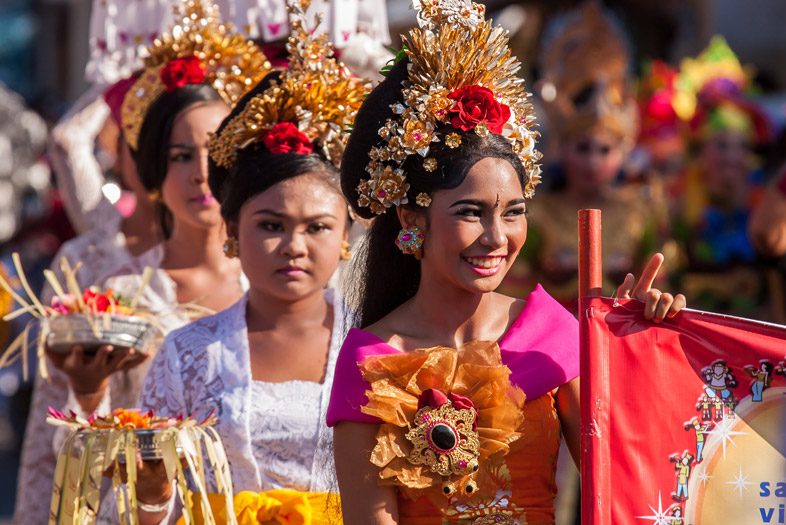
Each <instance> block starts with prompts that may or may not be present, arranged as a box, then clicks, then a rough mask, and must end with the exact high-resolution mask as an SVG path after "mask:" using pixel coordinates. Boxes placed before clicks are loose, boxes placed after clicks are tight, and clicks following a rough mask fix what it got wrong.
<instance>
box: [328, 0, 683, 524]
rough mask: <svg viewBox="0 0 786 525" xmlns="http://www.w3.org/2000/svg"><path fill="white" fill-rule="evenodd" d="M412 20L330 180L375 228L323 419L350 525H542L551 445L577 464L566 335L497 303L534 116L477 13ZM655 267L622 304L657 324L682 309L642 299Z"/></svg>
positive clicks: (678, 302) (648, 293)
mask: <svg viewBox="0 0 786 525" xmlns="http://www.w3.org/2000/svg"><path fill="white" fill-rule="evenodd" d="M417 14H418V19H419V24H420V27H419V28H415V29H412V30H411V31H410V32H409V33H408V35H407V36H405V37H404V40H405V44H406V46H407V47H406V52H405V54H406V56H405V58H403V59H402V60H400V61H399V62H398V63H397V64H396V65H395V66H394V67H393V68H392V69H391V71H390V73H389V75H388V77H387V78H386V80H385V81H383V82H382V83H381V84H380V85H379V86H377V87H376V88H375V89H374V90H373V91H372V92H371V94H370V95H369V96H368V97H367V98H366V100H365V101H364V103H363V105H362V106H361V108H360V110H359V111H358V116H357V118H356V119H355V126H354V128H353V131H352V134H351V136H350V140H349V143H348V145H347V150H346V153H345V155H344V160H343V164H342V168H341V169H342V171H341V174H342V188H343V191H344V194H345V195H346V196H347V198H348V200H349V202H350V203H351V205H352V206H353V209H354V210H355V212H356V213H357V214H359V215H360V216H362V217H365V218H369V219H373V221H372V223H371V227H370V230H369V233H368V235H367V238H366V240H365V243H364V246H363V249H362V250H361V251H360V253H359V254H357V255H356V257H358V259H356V260H357V267H356V268H355V270H356V272H355V273H354V275H353V277H354V280H353V281H352V283H353V284H355V286H356V289H355V290H354V295H353V296H350V297H351V298H352V299H353V300H354V301H355V302H356V303H357V313H358V316H357V318H356V326H359V327H360V328H359V329H353V330H350V332H349V333H348V335H347V339H346V340H345V342H344V345H343V347H342V349H341V353H340V355H339V359H338V362H337V365H336V377H335V380H334V383H333V391H332V393H331V402H330V407H329V409H328V424H330V425H334V426H335V434H334V442H335V454H336V470H337V476H338V482H339V487H340V489H341V499H342V508H343V512H344V523H346V524H348V525H359V524H363V525H366V524H368V523H375V524H378V525H383V524H384V525H390V524H402V525H405V524H417V525H421V524H422V525H427V524H428V525H431V524H437V523H460V524H469V523H472V524H477V525H482V524H493V523H506V524H519V525H520V524H524V523H529V524H530V525H545V524H553V523H554V508H553V501H554V496H555V492H556V487H555V485H554V471H555V467H556V461H557V455H558V449H559V442H560V439H561V437H562V435H563V433H564V435H565V437H566V439H567V442H568V444H569V447H570V450H571V452H572V453H573V456H574V458H578V453H579V446H578V442H579V414H578V407H579V394H578V388H579V381H578V377H577V376H578V324H577V322H576V320H575V319H574V318H573V316H572V315H571V314H570V313H569V312H568V311H566V310H565V309H564V308H562V307H561V306H560V305H559V304H558V303H557V302H556V301H555V300H554V299H553V298H551V297H550V296H549V295H548V294H547V293H546V292H545V291H544V290H543V289H542V288H541V287H537V288H536V289H535V290H534V291H533V292H532V293H531V294H529V295H528V296H527V297H526V299H524V300H521V299H513V298H511V297H507V296H504V295H501V294H498V293H496V292H494V290H495V289H496V288H497V287H498V286H499V284H500V282H501V281H502V279H503V278H504V276H505V274H506V273H507V271H508V269H509V267H510V265H511V264H512V262H513V261H514V260H515V258H516V256H517V255H518V253H519V250H521V248H522V245H523V244H524V241H525V239H526V237H527V219H526V207H527V198H530V197H533V195H534V192H535V186H536V185H537V184H538V182H539V181H540V170H539V167H538V161H539V159H540V154H539V153H538V152H537V151H536V150H535V148H534V145H535V144H534V139H535V130H534V115H533V111H532V107H531V105H530V103H529V101H528V98H529V96H528V94H527V93H526V91H525V90H524V82H523V80H522V79H521V78H519V77H518V76H517V74H516V73H517V71H518V69H519V68H520V64H519V62H518V61H517V60H515V59H514V58H512V57H511V56H510V49H509V48H508V43H507V38H506V37H505V36H504V32H502V31H500V30H498V28H495V27H494V26H492V24H491V22H490V21H488V20H485V19H484V8H483V6H481V5H479V4H474V3H470V2H444V3H443V2H430V3H424V4H421V6H419V9H418V13H417ZM555 213H556V212H555ZM661 263H662V258H661V257H659V256H658V257H654V258H653V260H652V262H651V264H650V265H648V268H647V269H646V270H645V271H644V274H643V276H642V282H641V283H639V284H638V285H636V286H635V287H634V279H633V276H632V275H628V276H627V278H626V279H625V282H624V284H623V286H621V287H620V290H619V293H620V295H621V296H630V293H633V294H634V296H635V297H637V298H640V299H646V301H647V305H646V307H645V309H646V312H647V316H648V317H649V318H654V319H656V320H659V319H663V318H664V317H665V316H666V315H672V314H674V313H676V311H677V310H678V309H679V308H680V307H681V306H682V305H683V304H684V298H683V297H679V296H678V297H676V298H675V297H672V296H671V295H669V294H661V293H660V292H659V291H657V290H651V289H650V285H651V283H652V280H653V279H654V278H655V276H656V274H657V269H658V267H659V266H660V264H661Z"/></svg>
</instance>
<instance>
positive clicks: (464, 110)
mask: <svg viewBox="0 0 786 525" xmlns="http://www.w3.org/2000/svg"><path fill="white" fill-rule="evenodd" d="M448 98H450V99H452V100H455V101H456V103H455V104H453V107H452V108H450V111H449V113H450V115H451V118H450V123H451V124H452V125H453V127H454V128H456V129H460V130H462V131H470V130H473V129H475V127H476V126H477V125H478V124H481V123H483V124H484V125H485V126H486V128H488V130H489V131H490V132H491V133H494V134H496V135H499V134H500V133H502V127H503V126H504V125H505V122H507V121H508V119H509V118H510V108H509V107H508V106H506V105H505V104H500V103H499V102H497V100H496V99H495V98H494V92H493V91H491V90H490V89H489V88H485V87H483V86H466V87H463V88H461V89H457V90H456V91H454V92H453V93H451V94H450V95H448Z"/></svg>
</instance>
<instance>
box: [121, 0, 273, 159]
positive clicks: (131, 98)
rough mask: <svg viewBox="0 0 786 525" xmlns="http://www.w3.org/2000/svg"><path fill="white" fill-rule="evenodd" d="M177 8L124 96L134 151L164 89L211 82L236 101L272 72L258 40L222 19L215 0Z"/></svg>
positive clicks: (198, 0) (127, 135) (228, 99)
mask: <svg viewBox="0 0 786 525" xmlns="http://www.w3.org/2000/svg"><path fill="white" fill-rule="evenodd" d="M174 11H175V20H178V23H176V24H175V25H174V26H173V27H172V29H171V31H170V32H169V33H165V34H163V35H162V36H161V37H160V38H157V39H156V40H155V41H154V42H153V44H152V45H151V46H150V47H149V48H148V53H149V56H148V57H147V58H145V69H144V71H143V72H142V73H141V75H140V76H139V78H138V79H137V80H136V82H135V83H134V85H133V86H132V87H131V89H130V90H129V92H128V94H127V95H126V97H125V98H124V99H123V104H122V107H121V117H122V125H123V132H124V135H125V138H126V142H128V144H129V145H130V146H131V147H132V148H133V149H137V146H138V145H139V132H140V130H141V128H142V123H143V122H144V120H145V115H146V114H147V110H148V108H149V107H150V105H151V104H152V103H153V102H155V100H156V99H157V98H158V97H159V96H160V95H161V94H162V93H164V92H165V91H167V92H171V91H174V90H175V89H177V88H179V87H183V86H185V85H188V84H203V83H204V84H209V85H210V86H211V87H212V88H213V89H215V90H216V92H217V93H218V94H219V95H220V96H221V98H222V99H223V100H224V101H225V102H226V103H227V104H230V105H232V104H234V103H235V102H237V101H238V100H239V99H240V97H242V96H243V95H244V94H245V93H246V92H248V91H249V90H250V89H251V88H252V87H253V86H254V85H256V83H257V82H259V81H260V80H261V79H262V78H264V77H265V75H267V74H268V73H269V72H270V70H271V65H270V62H269V61H268V60H267V58H266V57H265V55H264V53H262V51H261V50H260V49H259V48H258V47H257V46H256V44H254V43H253V42H252V41H251V40H248V39H247V38H246V37H245V36H243V35H241V34H239V33H236V32H235V30H234V28H233V27H232V26H231V24H224V23H222V22H221V20H220V17H219V9H218V6H217V5H215V4H214V3H213V1H212V0H188V1H187V2H178V3H177V4H176V5H175V7H174Z"/></svg>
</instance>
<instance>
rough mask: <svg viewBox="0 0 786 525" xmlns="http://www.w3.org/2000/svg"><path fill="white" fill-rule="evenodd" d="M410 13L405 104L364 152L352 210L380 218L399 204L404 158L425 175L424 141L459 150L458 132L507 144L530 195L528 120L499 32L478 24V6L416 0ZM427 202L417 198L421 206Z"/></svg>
mask: <svg viewBox="0 0 786 525" xmlns="http://www.w3.org/2000/svg"><path fill="white" fill-rule="evenodd" d="M415 9H416V11H417V17H418V24H419V26H420V27H416V28H414V29H412V30H410V32H409V34H408V35H404V36H402V39H403V41H404V45H405V48H404V52H405V53H406V55H407V57H408V58H409V62H410V63H409V69H408V78H407V80H406V81H405V82H404V90H403V95H404V102H403V104H396V105H394V106H393V107H392V109H393V112H394V113H395V115H394V116H393V117H392V118H389V119H387V121H386V122H385V124H384V126H383V127H382V128H381V129H380V130H379V136H380V138H381V142H380V143H378V144H377V146H375V147H374V148H372V149H371V151H370V152H369V157H370V158H371V162H369V163H368V165H367V167H366V171H367V172H368V173H369V175H370V178H368V179H365V180H361V182H360V184H359V185H358V187H357V192H358V194H359V199H358V205H359V206H360V207H368V208H370V209H371V211H372V212H374V213H376V214H382V213H384V212H385V211H386V210H387V208H389V207H391V206H398V205H400V204H406V203H407V196H406V193H407V190H408V189H409V185H408V184H407V182H406V177H405V175H404V170H403V169H402V168H401V166H402V164H403V163H404V161H406V160H407V159H408V158H409V157H411V156H413V155H417V156H419V157H420V158H422V162H423V167H424V169H425V170H426V171H428V172H433V171H436V170H437V168H438V162H437V160H436V159H435V158H434V157H429V148H430V146H431V144H432V143H434V142H444V143H445V145H446V146H447V147H448V148H458V147H459V146H460V145H461V136H460V134H459V133H458V132H459V131H462V132H467V131H474V132H475V133H477V134H478V135H480V136H484V135H486V134H488V133H494V134H498V135H502V136H503V137H505V138H506V139H507V140H509V141H510V143H511V145H512V146H513V151H514V153H515V154H516V155H517V156H518V157H519V159H520V160H521V162H522V164H523V165H524V168H525V169H526V171H527V174H528V181H527V184H526V188H525V195H526V196H527V197H531V196H532V195H533V194H534V191H535V186H536V185H537V184H538V183H539V182H540V167H539V166H538V164H537V162H538V160H539V159H540V153H539V152H538V151H537V150H536V149H535V137H536V135H537V133H536V131H535V130H534V129H533V128H534V121H535V115H534V113H533V110H532V105H531V104H530V102H529V94H528V93H527V92H526V91H525V88H524V79H522V78H520V77H518V76H517V74H518V71H519V69H521V63H520V62H519V61H518V60H517V59H516V58H515V57H513V56H512V55H511V51H510V48H509V47H508V38H507V36H506V34H505V30H504V29H502V28H501V27H495V26H493V25H492V23H491V21H490V20H485V19H484V12H485V8H484V7H483V6H482V5H480V4H476V3H474V2H471V1H470V0H423V1H422V2H418V1H417V0H416V2H415ZM420 197H422V198H420ZM428 202H429V199H428V198H427V196H425V195H421V196H419V199H418V203H419V204H420V205H427V203H428Z"/></svg>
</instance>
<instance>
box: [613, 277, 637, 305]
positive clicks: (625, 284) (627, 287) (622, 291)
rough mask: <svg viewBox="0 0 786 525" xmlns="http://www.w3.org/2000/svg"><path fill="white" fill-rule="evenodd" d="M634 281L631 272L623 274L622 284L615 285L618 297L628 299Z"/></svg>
mask: <svg viewBox="0 0 786 525" xmlns="http://www.w3.org/2000/svg"><path fill="white" fill-rule="evenodd" d="M635 283H636V278H635V277H634V276H633V274H632V273H629V274H627V275H626V276H625V279H624V280H623V281H622V284H621V285H619V286H618V287H617V298H618V299H630V292H631V290H633V285H634V284H635Z"/></svg>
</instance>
